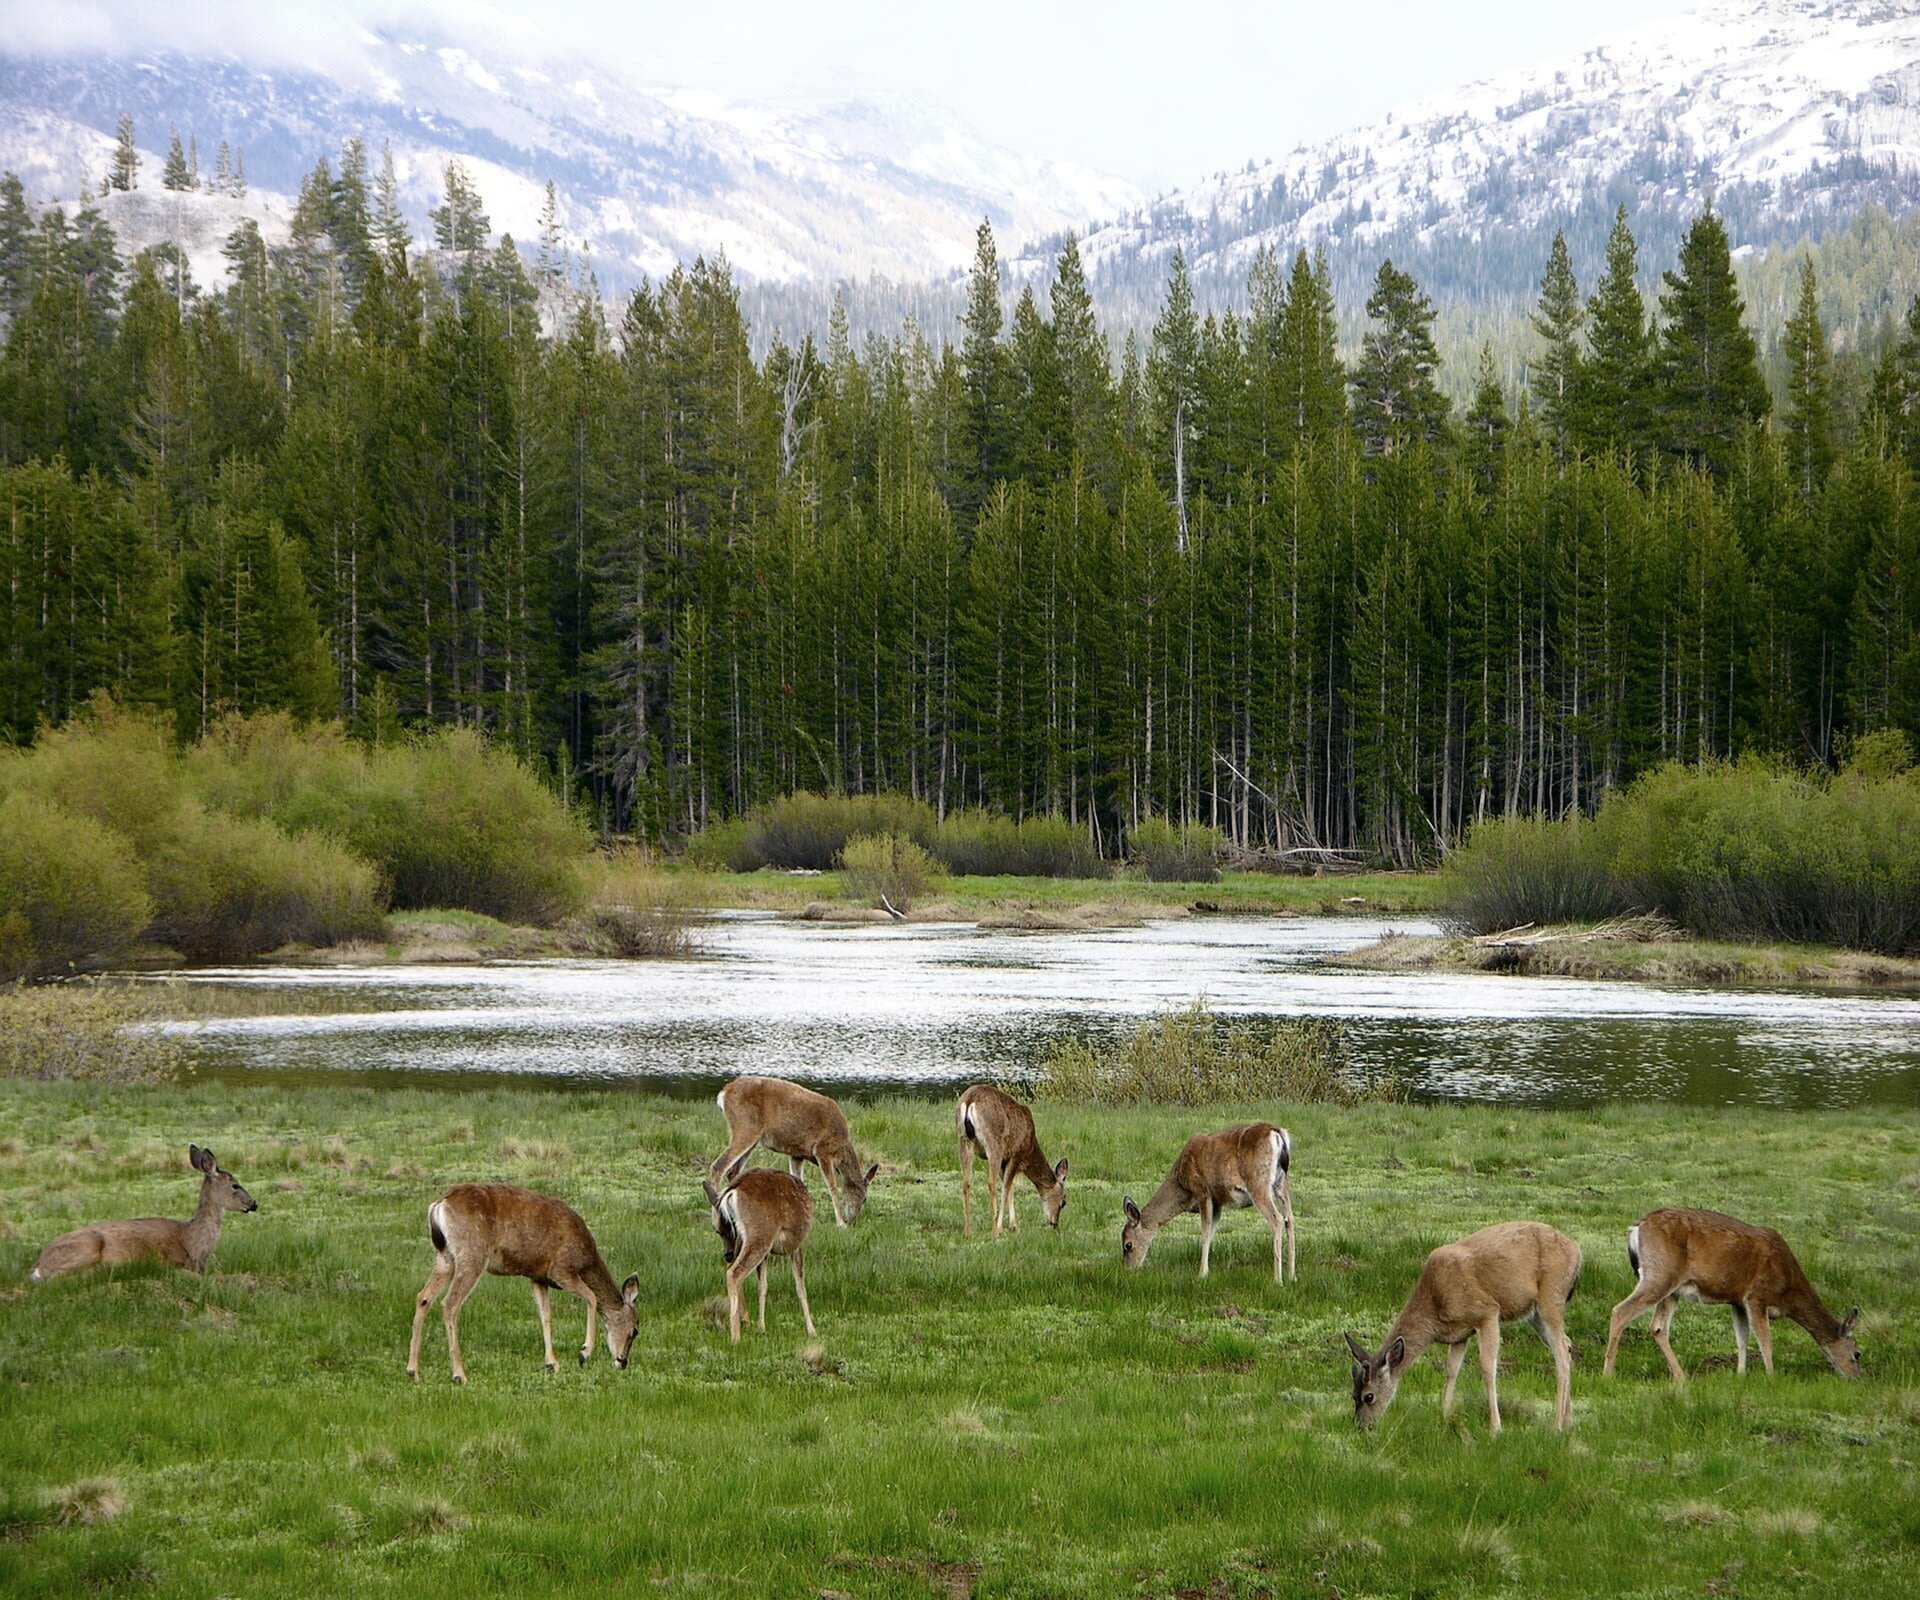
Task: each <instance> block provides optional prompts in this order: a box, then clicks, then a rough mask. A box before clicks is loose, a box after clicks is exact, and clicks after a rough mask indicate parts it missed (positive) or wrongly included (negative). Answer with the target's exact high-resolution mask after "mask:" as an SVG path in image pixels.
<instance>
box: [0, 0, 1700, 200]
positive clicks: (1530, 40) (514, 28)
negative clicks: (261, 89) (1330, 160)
mask: <svg viewBox="0 0 1920 1600" xmlns="http://www.w3.org/2000/svg"><path fill="white" fill-rule="evenodd" d="M1689 9H1691V6H1690V4H1689V0H1610V3H1609V4H1608V5H1607V6H1606V7H1605V8H1604V9H1602V8H1598V7H1589V6H1583V5H1569V4H1566V3H1565V0H1545V3H1544V4H1543V3H1542V0H1452V3H1447V0H1366V3H1364V4H1348V5H1338V4H1328V3H1327V0H1311V3H1300V0H1268V3H1266V4H1252V3H1243V0H1152V3H1146V0H1082V3H1078V4H1060V3H1052V0H971V3H969V0H960V3H958V4H943V5H930V4H927V3H925V0H921V3H918V4H916V3H914V0H677V3H674V4H659V3H656V0H617V3H608V4H602V3H597V0H596V3H569V0H482V3H478V4H474V3H469V4H455V3H453V0H334V3H322V4H305V3H302V0H194V3H192V4H190V5H186V4H178V3H167V0H143V3H124V0H0V36H3V37H4V38H5V39H6V40H8V41H9V42H12V43H15V44H18V45H24V46H26V47H28V48H33V47H36V46H41V47H44V46H49V45H52V46H58V47H69V46H100V45H114V44H119V45H123V46H127V47H132V48H141V47H150V46H153V45H156V44H166V43H174V44H180V45H185V46H189V47H194V48H202V47H204V48H212V49H231V50H233V51H234V52H235V53H237V54H239V55H241V56H243V57H245V58H247V59H249V60H253V61H256V62H259V63H261V64H268V65H277V64H282V63H288V62H298V61H302V60H318V61H325V62H326V63H327V64H329V65H332V66H336V67H346V66H351V64H352V61H353V58H354V56H355V54H356V52H357V50H358V48H359V46H358V45H357V43H356V34H357V32H358V30H357V29H356V27H355V26H354V22H355V19H359V20H364V21H369V22H373V23H384V22H400V23H405V22H407V21H408V20H412V21H414V22H416V23H418V22H421V21H426V22H429V23H431V24H433V25H435V26H437V27H438V28H439V29H442V30H445V31H448V32H451V33H453V34H455V35H461V36H465V37H468V38H471V39H472V40H474V41H475V42H476V43H477V44H478V45H479V46H480V48H481V49H482V50H484V51H485V52H486V53H487V54H489V55H491V54H494V53H496V52H502V51H504V52H512V53H519V54H522V55H526V56H542V55H554V54H558V55H580V54H588V55H591V56H592V58H593V59H594V60H596V61H598V62H599V63H601V64H602V65H603V66H605V67H608V68H612V69H618V70H623V71H625V72H626V73H628V74H629V75H631V76H632V77H634V78H636V79H638V80H640V81H641V82H643V83H646V84H649V85H656V84H658V85H672V86H677V87H689V88H699V89H710V90H714V91H717V92H719V93H721V94H725V95H729V96H736V97H740V98H745V99H774V100H806V101H811V100H817V99H819V98H823V97H831V96H847V95H872V94H893V95H900V96H905V97H908V98H912V99H918V100H924V101H929V102H932V103H934V104H937V105H941V106H945V107H947V108H949V109H951V110H953V111H956V112H959V113H960V114H961V115H962V116H963V117H965V118H966V119H967V120H968V121H969V122H971V123H972V124H973V125H974V127H975V128H976V129H977V130H978V131H979V132H981V133H982V134H985V135H987V136H988V137H990V138H992V139H993V140H994V141H995V142H996V143H1000V144H1004V145H1007V146H1010V147H1011V148H1013V149H1015V150H1018V151H1021V152H1023V153H1029V154H1033V155H1040V156H1047V157H1052V158H1054V159H1058V160H1067V161H1075V162H1079V163H1081V164H1083V165H1087V166H1091V167H1096V168H1099V169H1101V170H1103V171H1107V172H1112V173H1115V174H1118V175H1120V176H1122V177H1127V178H1131V179H1133V180H1135V181H1136V182H1140V183H1144V184H1148V185H1151V186H1155V187H1171V186H1174V185H1176V184H1180V183H1184V182H1187V181H1189V180H1191V179H1193V178H1196V177H1199V176H1201V175H1203V174H1205V173H1208V172H1212V171H1216V170H1219V169H1220V168H1223V167H1234V166H1238V165H1240V164H1241V163H1243V162H1244V161H1246V160H1247V159H1248V158H1249V157H1255V158H1258V157H1264V156H1269V155H1277V154H1280V153H1283V152H1284V151H1287V150H1290V149H1292V148H1293V147H1294V146H1295V145H1297V144H1299V143H1301V142H1302V141H1306V140H1313V139H1318V138H1321V137H1324V136H1327V135H1330V134H1335V133H1339V132H1342V131H1344V130H1345V129H1347V128H1350V127H1354V126H1357V125H1359V124H1362V123H1365V122H1369V121H1372V120H1374V119H1375V118H1377V117H1378V116H1379V115H1380V114H1381V113H1382V112H1384V111H1387V110H1388V109H1390V108H1391V107H1393V106H1395V105H1397V104H1399V103H1401V102H1403V101H1406V100H1409V99H1412V98H1415V97H1417V96H1420V95H1425V94H1431V93H1436V92H1439V91H1442V90H1446V89H1450V88H1453V87H1455V86H1456V85H1458V84H1461V83H1465V82H1468V81H1470V80H1472V79H1475V78H1481V77H1486V76H1488V75H1489V74H1492V73H1495V72H1499V71H1502V70H1504V69H1507V68H1512V67H1520V66H1527V65H1529V64H1531V63H1533V62H1535V61H1540V60H1544V59H1547V58H1550V57H1554V56H1558V55H1561V54H1565V53H1567V52H1570V51H1574V50H1577V49H1579V48H1580V47H1581V46H1582V45H1585V44H1589V43H1592V42H1593V41H1594V40H1595V39H1596V38H1599V37H1605V36H1606V35H1608V34H1612V33H1617V32H1620V31H1623V30H1625V29H1628V28H1631V27H1633V26H1634V25H1635V24H1637V23H1640V22H1644V21H1646V20H1648V19H1650V18H1653V17H1661V16H1671V15H1674V14H1676V13H1678V12H1682V11H1686V10H1689Z"/></svg>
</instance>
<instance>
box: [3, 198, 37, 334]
mask: <svg viewBox="0 0 1920 1600" xmlns="http://www.w3.org/2000/svg"><path fill="white" fill-rule="evenodd" d="M32 249H33V213H32V212H31V211H29V210H28V209H27V191H26V186H25V185H24V184H22V183H21V181H20V179H19V176H18V175H17V174H16V173H12V172H6V173H0V317H5V318H7V319H9V320H11V319H12V318H14V317H17V316H18V315H19V314H20V312H21V310H22V308H24V307H25V305H26V303H27V297H28V295H29V294H31V293H32V289H33V254H32Z"/></svg>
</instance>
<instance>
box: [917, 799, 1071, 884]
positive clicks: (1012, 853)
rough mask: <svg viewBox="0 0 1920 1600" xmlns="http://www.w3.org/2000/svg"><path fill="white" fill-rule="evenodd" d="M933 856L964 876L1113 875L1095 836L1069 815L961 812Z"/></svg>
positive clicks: (937, 840)
mask: <svg viewBox="0 0 1920 1600" xmlns="http://www.w3.org/2000/svg"><path fill="white" fill-rule="evenodd" d="M933 853H934V854H935V855H936V856H938V857H939V858H940V863H941V865H942V866H944V867H945V868H946V869H947V871H949V872H952V873H956V874H958V875H960V876H962V877H966V876H996V875H1002V874H1004V875H1009V876H1014V877H1023V878H1104V877H1106V876H1107V875H1108V871H1109V868H1108V866H1107V863H1106V862H1105V861H1104V860H1102V859H1101V855H1100V852H1099V851H1098V850H1096V849H1095V848H1094V846H1093V838H1092V836H1091V835H1090V834H1089V833H1088V832H1087V830H1086V829H1085V828H1081V827H1076V826H1075V825H1074V824H1073V823H1071V822H1069V821H1067V819H1066V818H1065V817H1028V818H1027V819H1026V820H1025V821H1024V822H1015V821H1014V820H1013V819H1012V818H1010V817H996V816H992V815H990V814H988V813H987V812H984V811H961V812H955V813H954V814H953V815H952V816H950V817H948V818H947V819H946V821H945V822H943V823H941V824H940V827H939V830H938V831H937V832H936V833H935V835H934V841H933Z"/></svg>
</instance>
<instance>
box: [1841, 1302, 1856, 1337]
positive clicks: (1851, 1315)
mask: <svg viewBox="0 0 1920 1600" xmlns="http://www.w3.org/2000/svg"><path fill="white" fill-rule="evenodd" d="M1859 1320H1860V1308H1859V1307H1858V1306H1855V1307H1854V1308H1853V1309H1852V1310H1851V1311H1849V1312H1848V1313H1847V1320H1846V1321H1845V1322H1843V1323H1841V1324H1840V1332H1841V1333H1842V1334H1849V1333H1852V1332H1853V1325H1854V1324H1855V1323H1856V1322H1858V1321H1859Z"/></svg>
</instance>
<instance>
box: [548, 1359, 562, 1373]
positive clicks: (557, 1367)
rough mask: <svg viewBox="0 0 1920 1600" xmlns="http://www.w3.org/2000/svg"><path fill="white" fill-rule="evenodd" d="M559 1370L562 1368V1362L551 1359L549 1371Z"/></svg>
mask: <svg viewBox="0 0 1920 1600" xmlns="http://www.w3.org/2000/svg"><path fill="white" fill-rule="evenodd" d="M559 1370H560V1363H559V1362H557V1361H549V1362H548V1363H547V1371H549V1372H558V1371H559Z"/></svg>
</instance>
